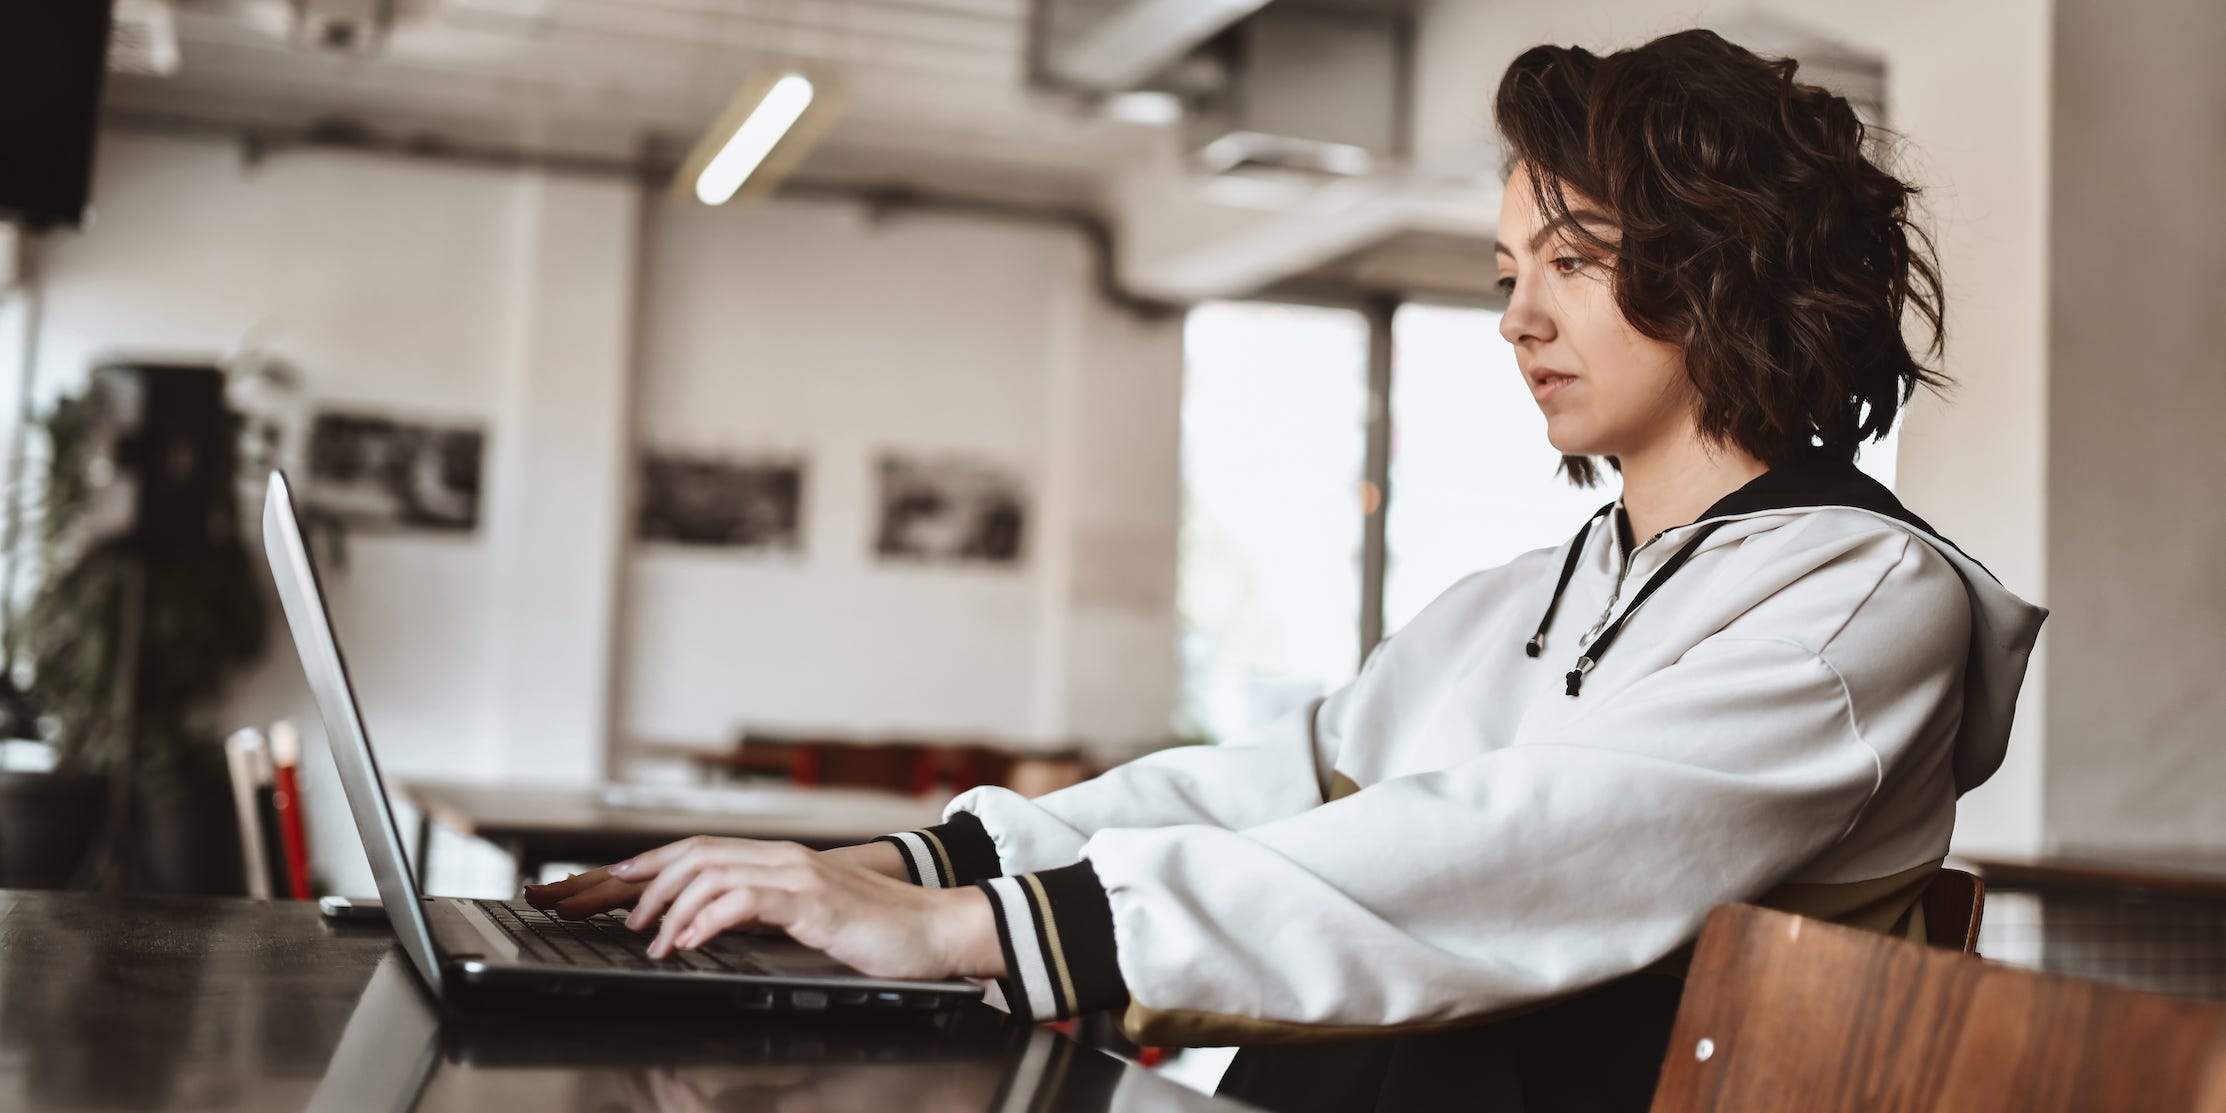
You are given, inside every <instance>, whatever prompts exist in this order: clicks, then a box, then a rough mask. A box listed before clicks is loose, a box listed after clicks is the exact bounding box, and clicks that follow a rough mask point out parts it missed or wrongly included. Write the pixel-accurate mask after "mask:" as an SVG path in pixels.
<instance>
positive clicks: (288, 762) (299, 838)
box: [271, 720, 309, 900]
mask: <svg viewBox="0 0 2226 1113" xmlns="http://www.w3.org/2000/svg"><path fill="white" fill-rule="evenodd" d="M300 760H301V736H300V735H299V734H297V733H295V731H294V724H292V723H289V722H286V721H284V720H280V721H279V722H277V723H274V724H272V725H271V764H272V766H274V768H273V770H272V772H271V803H272V805H273V806H274V807H275V808H276V809H277V811H278V833H279V838H280V839H281V840H283V841H284V842H285V844H286V881H287V884H288V886H289V887H290V888H291V889H292V890H293V894H294V899H295V900H308V899H309V838H308V835H307V834H306V833H304V832H303V830H302V825H301V784H300V782H299V781H297V780H296V779H295V777H294V766H295V764H296V763H297V762H299V761H300Z"/></svg>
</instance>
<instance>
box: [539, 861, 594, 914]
mask: <svg viewBox="0 0 2226 1113" xmlns="http://www.w3.org/2000/svg"><path fill="white" fill-rule="evenodd" d="M610 876H611V867H609V866H604V867H602V868H600V869H592V870H589V871H587V872H586V873H575V874H573V875H572V876H570V877H567V878H565V879H564V880H562V881H552V882H550V883H549V884H547V885H528V886H526V903H527V904H530V905H532V906H534V907H535V908H549V907H551V906H553V905H555V904H556V903H557V902H558V901H561V900H564V899H566V898H568V897H572V896H575V895H577V894H580V893H584V892H587V891H588V890H589V889H593V888H594V887H596V886H597V885H600V884H602V883H603V882H605V881H608V880H610Z"/></svg>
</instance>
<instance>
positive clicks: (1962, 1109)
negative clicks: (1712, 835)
mask: <svg viewBox="0 0 2226 1113" xmlns="http://www.w3.org/2000/svg"><path fill="white" fill-rule="evenodd" d="M2222 1056H2226V1007H2221V1006H2219V1005H2216V1004H2213V1003H2210V1002H2206V1001H2197V1000H2192V999H2183V998H2175V997H2163V996H2158V995H2155V994H2147V993H2138V992H2134V991H2132V990H2123V989H2115V988H2112V987H2109V986H2104V985H2099V984H2095V983H2090V982H2084V981H2079V980H2076V979H2071V978H2062V977H2056V976H2053V975H2048V974H2040V973H2036V972H2033V971H2029V970H2021V969H2016V968H2013V967H2008V966H2002V965H2000V964H1997V963H1991V962H1974V961H1971V960H1970V959H1968V958H1966V957H1964V956H1963V955H1961V954H1955V953H1949V952H1945V951H1942V950H1940V949H1938V948H1934V947H1926V946H1921V945H1918V944H1914V943H1909V942H1906V941H1903V940H1898V939H1892V938H1889V937H1887V936H1883V935H1879V934H1876V933H1873V932H1867V931H1860V930H1857V929H1854V928H1845V927H1839V926H1837V925H1834V924H1828V923H1824V922H1822V921H1818V920H1806V919H1802V918H1800V917H1797V916H1789V915H1787V914H1785V913H1782V912H1772V911H1769V910H1767V909H1762V908H1755V907H1752V906H1748V905H1725V906H1723V907H1721V908H1718V909H1716V910H1715V911H1714V912H1713V913H1711V914H1710V915H1709V917H1708V924H1707V926H1706V928H1704V929H1703V930H1702V932H1701V935H1700V942H1699V944H1698V945H1697V947H1696V948H1695V950H1694V953H1693V962H1692V966H1691V969H1690V973H1689V974H1688V976H1687V981H1686V989H1685V997H1684V1000H1683V1002H1681V1003H1680V1005H1679V1006H1678V1010H1677V1021H1676V1025H1675V1027H1674V1028H1673V1029H1672V1030H1671V1033H1670V1042H1669V1050H1668V1052H1667V1054H1666V1055H1665V1057H1664V1059H1663V1065H1662V1076H1661V1081H1660V1083H1659V1084H1658V1085H1657V1086H1656V1089H1655V1091H1654V1104H1653V1111H1654V1113H1695V1111H1699V1110H1711V1111H1715V1113H1756V1111H1762V1110H1787V1111H1793V1110H1799V1111H1801V1113H1842V1111H1844V1113H1856V1111H1862V1113H1933V1111H1940V1113H1946V1111H1950V1110H1953V1111H1955V1113H2010V1111H2012V1110H2014V1111H2017V1113H2055V1111H2065V1113H2069V1111H2071V1110H2120V1109H2123V1110H2135V1109H2139V1110H2154V1111H2157V1113H2180V1111H2193V1110H2196V1109H2198V1108H2201V1107H2199V1106H2198V1105H2197V1102H2198V1101H2213V1100H2216V1099H2215V1098H2214V1097H2212V1096H2211V1095H2207V1094H2204V1092H2203V1088H2204V1087H2205V1086H2206V1084H2208V1085H2212V1086H2215V1085H2217V1083H2215V1082H2212V1081H2211V1079H2212V1078H2214V1077H2215V1074H2214V1073H2213V1072H2217V1071H2226V1063H2222V1062H2221V1061H2220V1060H2221V1057H2222ZM2206 1113H2209V1111H2206Z"/></svg>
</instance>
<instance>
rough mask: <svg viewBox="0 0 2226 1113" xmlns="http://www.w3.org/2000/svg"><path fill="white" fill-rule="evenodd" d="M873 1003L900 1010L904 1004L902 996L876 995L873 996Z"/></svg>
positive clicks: (894, 994) (892, 994) (899, 994)
mask: <svg viewBox="0 0 2226 1113" xmlns="http://www.w3.org/2000/svg"><path fill="white" fill-rule="evenodd" d="M873 1003H874V1004H876V1005H886V1006H888V1007H889V1008H892V1009H894V1008H900V1007H902V1006H903V1004H904V994H901V993H876V994H874V995H873Z"/></svg>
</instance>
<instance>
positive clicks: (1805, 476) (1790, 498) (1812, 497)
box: [1523, 451, 1994, 696]
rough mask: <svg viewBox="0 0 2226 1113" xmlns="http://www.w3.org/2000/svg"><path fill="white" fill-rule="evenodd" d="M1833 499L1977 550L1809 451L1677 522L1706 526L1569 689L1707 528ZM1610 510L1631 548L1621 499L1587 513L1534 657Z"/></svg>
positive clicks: (1575, 678) (1576, 677) (1642, 594)
mask: <svg viewBox="0 0 2226 1113" xmlns="http://www.w3.org/2000/svg"><path fill="white" fill-rule="evenodd" d="M1827 506H1846V507H1852V508H1854V509H1857V510H1867V511H1870V512H1871V513H1873V514H1878V515H1881V516H1884V517H1887V518H1892V519H1894V520H1895V521H1897V522H1901V523H1902V524H1904V525H1907V526H1909V527H1910V528H1912V529H1916V530H1920V531H1922V532H1923V533H1924V534H1925V535H1927V536H1928V537H1931V538H1933V539H1934V540H1936V541H1938V542H1939V543H1940V544H1942V545H1946V546H1947V547H1949V548H1951V549H1955V551H1956V552H1957V553H1960V554H1962V555H1963V556H1964V557H1965V559H1969V558H1970V554H1968V553H1964V552H1963V550H1962V549H1960V548H1957V546H1956V544H1955V542H1953V541H1950V540H1948V539H1947V538H1945V537H1942V536H1941V535H1940V531H1939V530H1936V529H1934V528H1932V526H1931V524H1930V523H1928V522H1926V521H1925V520H1924V519H1923V518H1919V517H1918V516H1916V515H1915V514H1912V513H1910V512H1909V508H1908V507H1905V506H1903V505H1902V504H1901V500H1900V499H1898V498H1896V497H1894V493H1893V492H1892V491H1890V490H1887V489H1886V485H1885V484H1883V483H1880V482H1878V481H1877V480H1875V479H1873V478H1871V477H1870V476H1869V475H1867V474H1865V473H1864V472H1863V471H1862V469H1860V468H1857V467H1856V466H1855V465H1854V464H1852V463H1850V462H1848V461H1845V460H1835V459H1832V458H1829V457H1827V456H1825V455H1823V454H1822V453H1821V452H1816V451H1811V452H1808V453H1804V454H1802V455H1801V456H1799V457H1796V458H1795V459H1793V460H1791V461H1788V462H1787V463H1784V464H1781V465H1779V466H1778V467H1775V468H1772V469H1770V470H1769V471H1766V472H1764V473H1762V474H1761V475H1758V476H1756V477H1755V478H1753V479H1751V480H1749V481H1748V482H1747V483H1746V485H1745V486H1742V487H1740V488H1739V489H1738V490H1736V491H1733V492H1732V493H1730V494H1728V495H1725V496H1724V497H1722V498H1720V499H1717V500H1716V502H1715V504H1714V505H1712V506H1710V507H1709V508H1708V509H1707V510H1705V511H1702V512H1701V516H1700V517H1699V518H1696V519H1694V520H1693V521H1692V522H1691V523H1690V524H1689V525H1686V526H1679V527H1677V528H1679V529H1690V528H1692V527H1694V526H1698V527H1700V529H1699V532H1697V533H1695V534H1694V535H1693V536H1692V537H1691V539H1689V540H1688V541H1686V542H1685V545H1684V547H1683V548H1681V549H1679V550H1678V552H1677V554H1676V555H1675V556H1673V557H1671V558H1670V559H1669V560H1668V561H1667V562H1665V563H1664V564H1663V565H1662V567H1661V568H1659V569H1658V570H1656V571H1655V573H1654V575H1653V577H1652V578H1651V579H1649V580H1648V581H1647V582H1646V586H1645V587H1643V588H1641V589H1640V590H1639V593H1638V595H1637V596H1636V597H1634V598H1633V599H1632V601H1631V603H1630V605H1629V606H1627V607H1625V608H1624V611H1623V614H1622V616H1621V617H1619V618H1617V619H1616V620H1615V622H1614V623H1613V624H1612V625H1610V626H1609V627H1608V628H1607V629H1605V630H1603V631H1601V634H1600V637H1599V638H1598V639H1597V640H1596V641H1594V642H1593V643H1592V645H1591V646H1590V647H1589V648H1588V651H1587V652H1586V654H1585V655H1584V656H1581V657H1579V658H1578V659H1577V667H1576V669H1575V670H1573V671H1571V672H1570V673H1569V676H1568V684H1569V694H1570V695H1572V696H1574V695H1576V694H1578V692H1579V690H1580V689H1581V688H1582V686H1583V684H1584V677H1585V675H1586V674H1587V673H1589V672H1591V671H1592V669H1593V668H1594V667H1595V666H1597V665H1598V664H1599V660H1600V658H1601V657H1602V656H1605V655H1606V653H1607V650H1608V647H1609V646H1610V645H1612V644H1613V643H1614V641H1615V639H1616V635H1618V634H1619V633H1621V632H1622V629H1623V624H1624V622H1626V621H1627V620H1629V619H1630V617H1631V615H1632V614H1633V613H1634V612H1635V611H1637V610H1638V608H1639V604H1641V603H1643V602H1645V601H1646V599H1647V597H1648V596H1650V595H1652V594H1653V593H1654V591H1655V589H1657V588H1659V587H1661V586H1662V583H1663V581H1665V580H1667V579H1669V578H1670V577H1671V576H1672V575H1675V574H1676V572H1677V570H1678V569H1679V568H1682V567H1684V566H1685V561H1686V560H1687V559H1688V558H1690V557H1691V556H1692V555H1693V552H1694V550H1696V549H1698V548H1699V547H1700V544H1701V542H1703V541H1705V540H1707V538H1708V535H1709V534H1711V533H1713V532H1715V531H1716V529H1717V527H1719V526H1721V525H1722V524H1723V523H1724V522H1725V521H1728V520H1730V519H1732V518H1739V517H1744V516H1746V515H1750V514H1760V513H1765V512H1768V511H1772V510H1792V509H1799V508H1809V507H1815V508H1821V507H1827ZM1611 510H1612V511H1614V513H1613V515H1612V516H1611V515H1609V511H1611ZM1603 516H1610V517H1611V518H1612V522H1613V528H1614V529H1615V530H1616V533H1617V535H1618V539H1619V541H1620V543H1621V544H1622V545H1623V546H1624V549H1623V551H1625V552H1629V551H1630V546H1631V540H1630V525H1629V520H1628V519H1627V518H1625V517H1624V514H1623V507H1622V500H1621V499H1617V500H1616V501H1615V502H1613V503H1610V504H1608V505H1607V506H1603V507H1601V508H1600V509H1599V510H1598V511H1596V512H1595V513H1594V514H1593V515H1592V517H1591V518H1589V519H1586V521H1585V524H1584V528H1583V529H1580V530H1578V531H1577V536H1576V538H1575V539H1574V540H1572V541H1571V542H1570V543H1569V552H1568V554H1567V556H1566V557H1565V558H1564V561H1563V564H1562V568H1561V577H1560V580H1559V581H1558V582H1556V583H1555V584H1554V592H1553V596H1552V597H1551V598H1549V599H1548V600H1547V601H1546V613H1545V616H1544V617H1543V618H1541V619H1539V621H1538V632H1537V633H1536V634H1533V635H1532V636H1531V639H1530V641H1528V642H1527V643H1525V644H1524V646H1523V651H1524V652H1525V653H1526V654H1528V655H1529V656H1532V657H1536V656H1538V655H1539V654H1540V653H1541V652H1542V651H1543V650H1544V649H1545V641H1546V627H1548V626H1549V625H1551V624H1552V623H1553V618H1554V611H1555V610H1556V609H1557V608H1559V607H1560V605H1561V596H1562V592H1564V591H1565V590H1567V589H1568V587H1569V580H1570V578H1571V576H1572V575H1573V574H1574V573H1575V572H1576V568H1577V561H1578V559H1579V556H1580V554H1581V553H1582V551H1583V549H1584V544H1585V540H1586V539H1587V538H1588V537H1590V536H1591V534H1592V527H1593V526H1594V525H1595V524H1597V523H1598V522H1599V521H1600V519H1601V518H1602V517H1603ZM1665 532H1667V531H1665ZM1971 563H1972V564H1975V565H1978V567H1979V568H1980V569H1981V570H1982V571H1984V570H1985V569H1986V566H1985V565H1983V564H1979V562H1978V561H1976V560H1972V561H1971ZM1987 575H1989V576H1992V575H1994V573H1992V572H1991V571H1988V572H1987Z"/></svg>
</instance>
